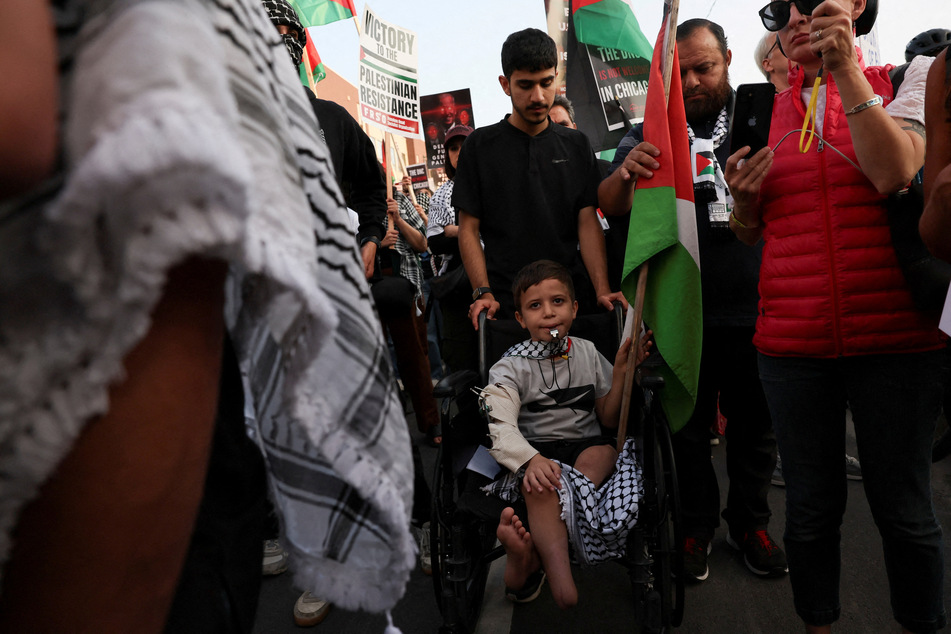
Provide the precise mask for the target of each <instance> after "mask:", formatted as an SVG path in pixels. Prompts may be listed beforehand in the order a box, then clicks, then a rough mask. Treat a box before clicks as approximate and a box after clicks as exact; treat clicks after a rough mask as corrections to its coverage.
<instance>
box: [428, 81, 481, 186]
mask: <svg viewBox="0 0 951 634" xmlns="http://www.w3.org/2000/svg"><path fill="white" fill-rule="evenodd" d="M420 105H421V107H422V114H423V129H424V130H425V131H426V135H425V139H426V165H427V167H428V168H429V169H431V170H435V169H439V168H441V167H443V166H445V164H446V150H445V148H444V147H443V140H444V139H445V137H446V131H447V130H449V128H451V127H453V126H457V125H467V126H469V127H470V128H474V127H475V121H474V119H473V118H472V96H471V95H470V93H469V89H468V88H463V89H461V90H451V91H448V92H440V93H436V94H434V95H423V96H422V98H421V99H420Z"/></svg>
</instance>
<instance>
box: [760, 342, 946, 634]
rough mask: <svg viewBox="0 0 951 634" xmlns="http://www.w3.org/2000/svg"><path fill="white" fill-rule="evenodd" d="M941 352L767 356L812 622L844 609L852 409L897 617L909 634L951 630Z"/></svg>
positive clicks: (804, 610) (800, 594)
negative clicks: (939, 462)
mask: <svg viewBox="0 0 951 634" xmlns="http://www.w3.org/2000/svg"><path fill="white" fill-rule="evenodd" d="M943 354H944V353H943V351H934V352H920V353H910V354H879V355H863V356H856V357H839V358H835V359H807V358H796V357H770V356H766V355H764V354H760V355H759V370H760V377H761V379H762V381H763V389H764V390H765V392H766V398H767V401H768V402H769V408H770V411H771V413H772V417H773V425H774V427H775V429H776V436H777V440H778V443H779V452H780V454H781V455H782V457H783V477H784V478H785V480H786V533H785V538H784V542H785V546H786V555H787V557H788V560H789V578H790V582H791V583H792V589H793V599H794V602H795V607H796V612H797V613H798V614H799V616H800V617H801V618H802V619H803V620H804V621H805V622H806V623H807V624H809V625H827V624H830V623H832V622H834V621H835V620H836V619H838V617H839V612H840V609H841V606H840V603H839V574H840V568H841V561H840V533H839V529H840V526H841V524H842V517H843V514H844V512H845V506H846V477H845V463H844V461H843V459H842V456H843V454H844V453H845V422H846V407H847V406H848V407H849V408H850V409H851V411H852V421H853V424H854V426H855V438H856V442H857V444H858V453H859V459H860V460H861V462H862V484H863V486H864V487H865V494H866V497H867V499H868V503H869V507H870V509H871V512H872V517H873V518H874V520H875V524H876V526H877V528H878V531H879V534H880V535H881V538H882V547H883V551H884V558H885V568H886V571H887V574H888V582H889V588H890V599H891V606H892V612H893V614H894V616H895V620H896V621H898V623H900V624H901V625H902V626H903V627H905V628H906V629H908V630H909V631H912V632H932V631H935V630H936V629H938V628H941V627H943V626H944V625H945V622H946V616H945V611H944V606H943V605H942V595H943V581H944V554H943V550H944V544H943V541H942V535H941V527H940V526H939V525H938V521H937V519H936V517H935V512H934V505H933V502H932V491H931V444H932V437H933V434H934V428H935V421H936V420H937V418H938V415H939V413H940V410H941V401H942V394H943V385H944V380H943V378H944V376H943V374H944V373H943V369H942V355H943Z"/></svg>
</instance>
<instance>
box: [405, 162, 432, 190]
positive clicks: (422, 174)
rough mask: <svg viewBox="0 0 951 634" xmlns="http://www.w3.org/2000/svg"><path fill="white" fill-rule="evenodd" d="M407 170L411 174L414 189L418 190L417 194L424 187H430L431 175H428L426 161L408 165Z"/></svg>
mask: <svg viewBox="0 0 951 634" xmlns="http://www.w3.org/2000/svg"><path fill="white" fill-rule="evenodd" d="M406 172H407V173H408V174H409V178H410V180H411V181H413V191H414V192H416V194H417V195H418V194H419V192H420V191H422V190H424V189H430V187H429V177H428V176H426V164H425V163H420V164H419V165H408V166H407V167H406Z"/></svg>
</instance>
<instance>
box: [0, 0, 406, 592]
mask: <svg viewBox="0 0 951 634" xmlns="http://www.w3.org/2000/svg"><path fill="white" fill-rule="evenodd" d="M52 5H53V9H54V14H55V18H56V24H57V29H58V42H59V47H60V72H61V94H62V100H63V108H64V113H63V114H64V118H63V120H64V121H65V129H64V131H63V146H64V154H65V156H64V161H63V165H64V166H66V167H65V168H63V169H62V171H61V172H60V173H58V174H56V175H55V176H54V177H52V178H51V179H49V181H48V182H47V183H46V184H45V185H44V186H43V187H41V188H39V189H38V191H37V192H36V193H35V194H34V195H32V196H29V197H26V198H24V199H22V200H19V201H16V202H15V203H13V204H12V205H7V206H0V306H2V307H3V308H4V309H3V310H0V462H2V464H3V467H4V468H3V470H2V472H0V559H2V560H5V559H6V556H7V554H8V552H9V548H10V535H11V531H12V529H13V527H14V526H15V523H16V518H17V515H18V513H19V510H20V509H21V508H22V506H23V505H24V504H25V503H26V502H27V501H29V500H30V499H31V498H32V497H33V496H35V494H36V491H37V489H38V487H39V486H40V485H41V484H42V482H43V481H44V480H45V479H46V478H47V477H48V476H49V474H50V473H51V472H52V471H53V469H55V467H56V465H57V463H58V462H59V460H60V459H61V458H62V456H63V455H65V453H66V452H67V451H68V450H69V447H70V446H71V445H72V443H73V442H74V441H75V438H76V437H77V436H78V435H79V433H80V432H81V431H82V428H83V425H84V423H85V421H87V420H88V419H89V418H91V417H92V416H94V415H96V414H100V413H102V412H104V411H106V410H107V409H108V402H107V399H106V395H107V389H108V386H109V384H110V383H112V382H114V381H115V380H117V379H118V378H119V377H120V376H121V375H122V366H121V361H122V359H123V358H124V357H125V355H126V354H127V353H128V351H129V350H131V349H132V347H134V345H135V344H136V343H137V342H138V341H139V340H140V339H141V337H142V336H144V334H145V333H146V332H147V331H148V327H149V315H150V314H151V310H152V308H153V307H154V305H155V303H156V302H157V301H158V299H159V297H160V296H161V290H162V285H163V284H164V279H165V272H166V271H167V269H168V268H170V267H171V266H172V265H174V264H175V263H176V262H178V261H180V260H181V259H182V258H184V257H186V256H188V255H191V254H205V255H209V256H216V257H224V258H226V259H228V261H229V262H230V264H231V275H230V277H229V280H228V282H227V291H228V293H227V294H228V305H227V308H226V318H227V321H228V324H229V328H230V330H231V334H232V338H233V340H234V341H235V344H236V347H237V349H238V352H239V358H240V361H241V365H242V370H243V373H244V374H245V375H246V378H247V385H246V388H247V391H248V392H249V398H248V401H249V403H250V404H251V405H252V407H250V408H249V411H248V412H247V415H248V419H249V425H250V432H251V433H252V435H253V437H254V438H255V439H256V440H257V442H258V443H259V445H260V446H261V448H262V451H263V452H264V455H265V458H266V462H267V465H268V471H269V480H270V488H271V491H272V497H273V500H274V502H275V506H276V507H277V508H278V510H279V512H280V514H281V517H282V522H281V524H282V531H283V533H284V534H283V538H284V540H285V547H286V548H287V549H288V550H289V551H290V552H291V555H292V563H291V568H292V569H293V570H294V571H295V576H296V579H295V581H296V583H297V584H298V585H299V586H301V587H303V588H306V589H308V590H311V591H313V592H314V593H316V594H319V595H320V596H322V597H325V598H327V599H329V600H330V601H332V602H334V603H337V604H339V605H341V606H342V607H346V608H351V609H367V610H371V611H382V610H386V609H388V608H390V607H392V606H393V605H394V604H395V603H396V601H397V600H399V598H400V597H401V596H402V594H403V591H404V588H405V584H406V582H407V580H408V578H409V573H410V570H411V569H412V567H413V565H414V563H415V559H414V551H415V543H414V542H413V539H412V537H411V535H410V531H409V509H410V505H411V500H412V481H413V478H412V460H411V455H410V444H409V437H408V431H407V426H406V422H405V419H404V417H403V414H402V408H401V407H400V405H399V401H398V399H397V397H396V392H395V383H394V381H393V377H392V374H391V370H390V367H389V364H388V360H387V356H386V353H385V347H384V345H383V341H382V335H381V330H380V326H379V322H378V321H377V320H376V318H375V317H374V314H373V309H372V299H371V296H370V293H369V289H368V287H367V284H366V282H365V280H364V276H363V269H362V264H361V262H360V259H359V256H358V252H357V249H356V244H355V240H354V236H353V232H352V230H351V227H350V225H349V222H348V218H347V214H346V210H345V208H344V205H343V197H342V196H341V194H340V192H339V190H338V188H337V185H336V182H335V179H334V176H333V170H332V165H331V161H330V157H329V154H328V152H327V149H326V147H325V146H324V145H323V143H322V142H321V141H319V140H318V128H317V123H316V121H315V120H314V116H313V110H312V109H311V106H310V104H309V103H308V101H307V98H306V96H305V94H304V92H303V89H302V87H301V86H300V83H299V81H298V78H297V75H296V69H295V68H294V66H293V65H292V64H289V63H288V60H287V52H286V50H285V48H284V45H283V42H282V40H281V38H280V36H279V34H278V33H277V31H276V30H275V29H274V26H273V25H272V24H271V23H270V21H269V20H268V18H267V16H266V13H265V12H264V10H263V8H262V6H261V4H260V2H259V0H209V1H207V2H204V1H200V0H148V1H144V0H55V2H53V3H52ZM159 61H160V63H158V62H159ZM66 115H68V116H66ZM143 139H147V141H143ZM36 236H39V237H41V238H42V239H40V240H35V239H33V238H34V237H36ZM13 298H18V300H17V301H13Z"/></svg>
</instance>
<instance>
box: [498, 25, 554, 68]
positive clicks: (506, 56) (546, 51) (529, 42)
mask: <svg viewBox="0 0 951 634" xmlns="http://www.w3.org/2000/svg"><path fill="white" fill-rule="evenodd" d="M557 64H558V50H557V48H556V47H555V40H553V39H551V37H549V36H548V34H547V33H545V32H544V31H540V30H538V29H525V30H524V31H518V32H516V33H512V34H511V35H509V36H508V37H507V38H506V39H505V43H504V44H502V74H503V75H505V76H506V77H511V76H512V73H514V72H515V71H517V70H524V71H528V72H530V73H534V72H536V71H540V70H545V69H547V68H554V67H555V66H556V65H557Z"/></svg>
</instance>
